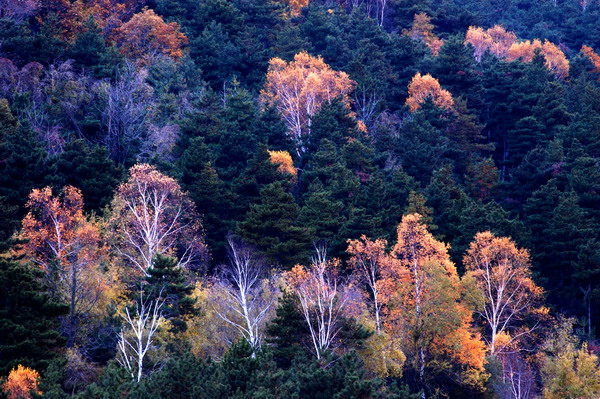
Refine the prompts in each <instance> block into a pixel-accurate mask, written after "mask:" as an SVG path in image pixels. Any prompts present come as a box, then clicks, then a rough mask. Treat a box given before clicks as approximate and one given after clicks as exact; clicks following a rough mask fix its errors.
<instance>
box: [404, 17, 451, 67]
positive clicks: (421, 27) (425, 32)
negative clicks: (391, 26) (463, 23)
mask: <svg viewBox="0 0 600 399" xmlns="http://www.w3.org/2000/svg"><path fill="white" fill-rule="evenodd" d="M433 28H434V26H433V24H432V23H431V17H430V16H429V15H427V14H425V13H424V12H420V13H417V14H415V18H414V20H413V24H412V27H411V29H410V30H409V31H405V32H404V34H405V35H407V36H409V37H410V38H411V39H413V40H422V41H423V42H424V43H425V44H426V45H427V47H429V50H430V51H431V54H433V55H434V56H437V55H438V54H439V52H440V48H441V47H442V46H443V45H444V41H443V40H441V39H439V38H438V37H437V36H436V35H435V33H433Z"/></svg>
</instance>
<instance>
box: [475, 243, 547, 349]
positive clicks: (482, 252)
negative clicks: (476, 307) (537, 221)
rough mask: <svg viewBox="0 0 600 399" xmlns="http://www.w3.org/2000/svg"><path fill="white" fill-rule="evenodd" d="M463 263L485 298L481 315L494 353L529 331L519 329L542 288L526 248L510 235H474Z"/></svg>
mask: <svg viewBox="0 0 600 399" xmlns="http://www.w3.org/2000/svg"><path fill="white" fill-rule="evenodd" d="M464 264H465V267H466V269H467V272H468V275H469V276H471V277H473V278H474V279H475V281H476V284H477V286H478V288H479V290H480V294H481V295H482V296H483V298H484V306H483V308H482V309H481V310H480V311H479V314H480V316H481V318H482V319H483V320H484V321H485V323H486V324H487V326H486V327H487V328H486V330H488V331H489V336H488V337H487V341H488V346H489V351H490V353H491V354H492V355H495V354H497V353H499V352H502V350H503V349H504V348H505V347H507V346H508V345H509V344H511V343H512V341H513V340H514V339H516V338H518V337H521V336H523V335H526V334H528V332H529V330H528V329H527V328H524V329H522V330H519V329H517V328H518V327H521V326H520V324H521V321H522V319H523V318H524V317H525V316H526V315H528V314H529V315H531V314H533V313H534V312H535V309H536V305H537V303H538V302H539V300H540V298H541V296H542V289H541V288H540V287H538V286H537V285H536V284H535V282H534V281H533V279H532V277H531V266H530V262H529V253H528V252H527V250H525V249H519V248H517V247H516V245H515V243H514V242H513V241H512V240H511V239H510V238H507V237H496V236H494V234H492V233H491V232H489V231H486V232H483V233H478V234H477V235H476V236H475V240H474V241H473V242H472V243H471V245H470V247H469V249H468V250H467V253H466V254H465V257H464ZM511 337H512V338H511ZM498 338H500V340H499V339H498Z"/></svg>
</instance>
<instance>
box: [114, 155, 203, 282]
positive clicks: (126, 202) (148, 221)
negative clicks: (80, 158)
mask: <svg viewBox="0 0 600 399" xmlns="http://www.w3.org/2000/svg"><path fill="white" fill-rule="evenodd" d="M111 212H112V213H111V217H110V225H111V227H112V229H113V244H114V245H115V246H116V248H117V250H118V252H119V254H121V256H122V257H123V258H124V259H125V260H126V262H128V263H129V264H130V265H132V266H134V267H135V268H137V269H138V270H139V271H141V272H142V273H143V274H144V275H145V276H148V275H149V274H148V269H150V268H151V267H152V261H153V259H154V257H155V256H156V255H157V254H162V255H174V256H177V257H178V259H179V265H180V266H183V267H188V268H195V267H199V266H201V265H202V262H203V261H204V260H205V258H206V256H207V248H206V245H205V244H204V240H203V232H202V226H201V224H200V221H199V218H198V215H197V214H196V210H195V207H194V204H193V203H192V201H191V200H190V199H189V197H188V196H187V194H186V193H184V192H183V191H182V190H181V188H180V187H179V184H178V183H177V182H176V181H175V179H173V178H171V177H168V176H165V175H163V174H162V173H160V172H159V171H158V170H156V168H155V167H153V166H150V165H148V164H138V165H135V166H133V167H132V168H131V169H130V170H129V179H128V180H127V181H126V182H125V183H122V184H121V185H120V186H119V187H118V189H117V192H116V194H115V197H114V199H113V202H112V211H111Z"/></svg>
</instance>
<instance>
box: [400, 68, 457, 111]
mask: <svg viewBox="0 0 600 399" xmlns="http://www.w3.org/2000/svg"><path fill="white" fill-rule="evenodd" d="M429 98H431V100H432V101H433V103H434V104H435V105H436V106H437V107H438V108H441V109H444V110H451V109H452V108H453V107H454V99H453V98H452V94H450V92H449V91H448V90H444V89H442V86H440V82H438V80H437V79H436V78H434V77H433V76H431V75H430V74H426V75H421V73H420V72H417V74H416V75H415V76H413V78H412V80H411V81H410V84H409V85H408V98H407V99H406V105H408V108H409V109H410V110H411V111H412V112H414V111H416V110H418V109H419V108H421V105H422V104H423V103H424V102H425V101H427V99H429Z"/></svg>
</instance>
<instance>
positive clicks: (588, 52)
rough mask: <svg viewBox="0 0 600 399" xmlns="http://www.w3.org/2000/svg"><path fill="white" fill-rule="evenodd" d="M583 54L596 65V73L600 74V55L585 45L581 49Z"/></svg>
mask: <svg viewBox="0 0 600 399" xmlns="http://www.w3.org/2000/svg"><path fill="white" fill-rule="evenodd" d="M581 52H582V53H583V54H585V56H586V57H588V58H589V59H590V61H592V64H594V71H595V72H596V73H600V55H598V54H596V53H595V52H594V50H593V49H592V48H591V47H589V46H586V45H585V44H584V45H583V46H582V47H581Z"/></svg>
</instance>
